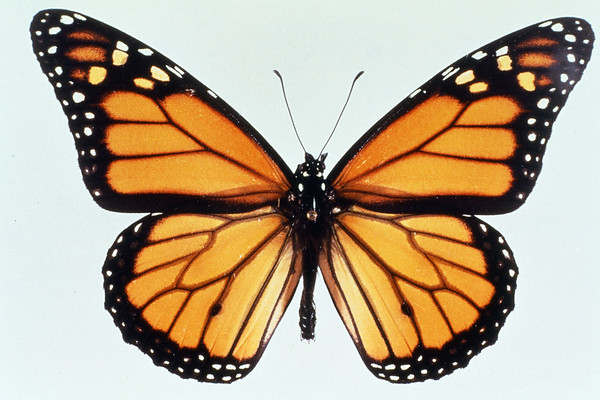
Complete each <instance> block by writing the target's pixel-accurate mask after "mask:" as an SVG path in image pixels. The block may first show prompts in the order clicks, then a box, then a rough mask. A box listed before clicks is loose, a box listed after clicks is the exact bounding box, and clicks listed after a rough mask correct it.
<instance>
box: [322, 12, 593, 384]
mask: <svg viewBox="0 0 600 400" xmlns="http://www.w3.org/2000/svg"><path fill="white" fill-rule="evenodd" d="M593 38H594V36H593V32H592V30H591V27H590V26H589V24H587V23H586V22H585V21H583V20H580V19H574V18H560V19H556V20H552V21H547V22H544V23H541V24H537V25H534V26H531V27H528V28H525V29H523V30H520V31H518V32H515V33H513V34H510V35H508V36H506V37H504V38H501V39H499V40H497V41H495V42H492V43H491V44H489V45H487V46H484V47H482V48H481V49H479V50H477V51H475V52H473V53H471V54H469V55H468V56H466V57H465V58H462V59H460V60H458V61H457V62H456V63H454V64H452V65H451V66H450V67H448V68H447V69H445V70H444V71H443V72H441V73H440V74H438V75H437V76H435V77H434V78H433V79H431V80H430V81H429V82H427V83H426V84H425V85H423V86H422V87H421V88H419V89H418V90H416V91H415V92H413V93H412V94H411V95H410V96H409V97H408V98H407V99H406V100H404V101H402V102H401V103H400V104H399V105H398V106H396V107H395V108H394V109H393V110H392V111H391V112H390V113H388V114H387V115H386V116H385V117H384V118H383V119H381V120H380V121H379V122H378V123H377V124H375V126H374V127H373V128H371V129H370V130H369V131H368V132H367V133H366V134H365V135H364V136H363V137H362V138H361V139H360V140H359V141H358V142H357V143H356V144H355V145H354V147H353V148H352V149H350V151H348V153H347V154H346V155H345V156H344V157H343V158H342V160H341V161H340V162H339V163H338V164H337V165H336V167H335V168H334V169H333V170H332V172H331V174H330V176H329V177H328V178H327V180H328V182H329V184H331V185H332V187H333V189H334V191H335V198H336V200H337V201H338V204H339V207H338V209H337V211H338V214H337V215H336V216H335V217H334V218H333V229H332V231H331V235H330V239H329V243H328V246H325V247H324V248H323V249H322V252H321V256H320V267H321V270H322V272H323V276H324V279H325V282H326V284H327V287H328V289H329V292H330V294H331V296H332V298H333V300H334V302H335V305H336V308H337V310H338V312H339V314H340V315H341V317H342V319H343V321H344V324H345V325H346V328H347V330H348V332H349V333H350V336H351V337H352V339H353V341H354V343H355V345H356V346H357V348H358V350H359V352H360V354H361V356H362V358H363V361H364V362H365V364H366V365H367V367H368V368H369V369H370V370H371V372H373V373H374V374H375V375H376V376H378V377H379V378H382V379H386V380H388V381H391V382H415V381H423V380H426V379H438V378H440V377H441V376H444V375H446V374H448V373H450V372H452V371H453V370H455V369H456V368H460V367H464V366H465V365H466V364H467V363H468V362H469V360H470V359H471V357H473V356H474V355H475V354H477V353H478V352H479V351H481V349H482V348H484V347H485V346H488V345H490V344H492V343H494V342H495V341H496V339H497V336H498V332H499V330H500V328H501V327H502V325H503V323H504V320H505V318H506V316H507V315H508V313H509V312H510V311H511V310H512V308H513V296H514V290H515V288H516V275H517V267H516V265H515V263H514V259H513V256H512V253H511V251H510V249H509V247H508V245H507V244H506V242H505V241H504V239H503V238H502V236H501V235H500V234H499V233H498V232H497V231H495V230H494V229H493V228H492V227H490V226H489V225H487V224H485V223H484V222H482V221H480V220H478V219H477V218H475V217H472V216H466V215H464V214H472V213H484V214H498V213H503V212H508V211H511V210H513V209H515V208H517V207H519V206H520V205H521V204H522V203H523V202H524V201H525V199H526V198H527V196H528V194H529V193H530V192H531V190H532V188H533V186H534V184H535V181H536V179H537V176H538V174H539V172H540V168H541V165H542V163H541V159H542V156H543V152H544V150H545V146H546V143H547V140H548V138H549V136H550V130H551V127H552V124H553V122H554V120H555V119H556V116H557V114H558V112H559V111H560V109H561V108H562V107H563V105H564V103H565V101H566V98H567V96H568V95H569V93H570V92H571V90H572V88H573V86H574V85H575V83H577V81H579V79H580V78H581V75H582V72H583V69H584V68H585V66H586V64H587V62H588V60H589V58H590V52H591V49H592V43H593ZM353 204H354V206H353ZM357 205H359V206H362V207H364V208H359V207H358V206H357ZM369 210H370V211H369ZM405 213H409V214H411V215H412V216H409V215H406V214H405ZM445 214H447V215H445Z"/></svg>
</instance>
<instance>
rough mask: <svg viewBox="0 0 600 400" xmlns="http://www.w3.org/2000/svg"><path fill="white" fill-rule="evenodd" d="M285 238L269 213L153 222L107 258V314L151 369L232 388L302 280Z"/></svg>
mask: <svg viewBox="0 0 600 400" xmlns="http://www.w3.org/2000/svg"><path fill="white" fill-rule="evenodd" d="M290 232H291V228H290V225H289V223H288V222H287V219H286V218H285V217H284V216H282V215H281V214H279V213H277V212H276V211H275V210H274V209H272V208H270V207H267V208H263V209H260V210H257V211H253V212H249V213H244V214H232V215H203V214H174V215H162V214H158V215H157V214H152V215H149V216H147V217H145V218H143V219H141V220H140V221H138V222H136V223H135V224H133V225H131V226H130V227H129V228H127V229H126V230H125V231H123V232H122V233H121V235H120V236H119V237H118V238H117V240H116V241H115V244H114V245H113V246H112V248H111V249H110V250H109V252H108V256H107V259H106V262H105V264H104V268H103V274H104V277H105V283H104V288H105V291H106V302H105V307H106V309H107V310H108V311H109V313H110V314H111V315H112V317H113V318H114V321H115V324H116V325H117V327H118V328H119V329H120V330H121V332H122V334H123V338H124V340H125V341H126V342H128V343H131V344H134V345H136V346H137V347H139V348H140V350H142V351H143V352H144V353H146V354H148V355H149V356H150V357H151V358H152V360H153V361H154V363H155V364H156V365H158V366H162V367H164V368H167V369H168V370H169V371H171V372H173V373H175V374H177V375H180V376H181V377H184V378H193V379H197V380H199V381H205V382H217V383H229V382H233V381H235V380H237V379H240V378H242V377H244V376H245V375H247V374H248V373H249V372H250V371H251V370H252V369H253V368H254V366H255V365H256V363H257V362H258V360H259V358H260V356H261V355H262V353H263V351H264V349H265V347H266V345H267V343H268V342H269V339H270V337H271V335H272V334H273V331H274V330H275V327H276V326H277V324H278V322H279V320H280V318H281V316H282V315H283V312H284V311H285V309H286V308H287V306H288V304H289V301H290V299H291V298H292V295H293V293H294V291H295V288H296V286H297V284H298V281H299V279H300V275H301V273H302V267H301V261H300V257H299V255H298V254H299V253H297V252H294V251H293V246H294V243H293V242H294V240H293V238H292V235H291V234H290Z"/></svg>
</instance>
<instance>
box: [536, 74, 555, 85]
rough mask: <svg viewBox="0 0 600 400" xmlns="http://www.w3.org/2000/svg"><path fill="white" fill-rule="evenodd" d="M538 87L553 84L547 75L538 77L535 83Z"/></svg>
mask: <svg viewBox="0 0 600 400" xmlns="http://www.w3.org/2000/svg"><path fill="white" fill-rule="evenodd" d="M535 83H536V84H537V85H538V86H548V85H552V84H553V83H554V80H553V79H552V78H551V77H549V76H548V75H542V76H540V77H538V78H537V79H536V81H535Z"/></svg>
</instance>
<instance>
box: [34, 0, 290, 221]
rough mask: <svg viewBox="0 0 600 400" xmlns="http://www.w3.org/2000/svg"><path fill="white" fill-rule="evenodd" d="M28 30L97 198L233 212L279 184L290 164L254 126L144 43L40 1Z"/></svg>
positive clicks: (122, 204)
mask: <svg viewBox="0 0 600 400" xmlns="http://www.w3.org/2000/svg"><path fill="white" fill-rule="evenodd" d="M31 38H32V42H33V48H34V52H35V54H36V56H37V58H38V61H39V63H40V65H41V67H42V70H43V72H44V73H45V74H46V76H47V77H48V79H49V81H50V83H51V84H52V86H53V87H54V91H55V93H56V97H57V98H58V100H59V101H60V103H61V105H62V108H63V111H64V113H65V114H66V116H67V118H68V120H69V126H70V129H71V132H72V134H73V136H74V138H75V145H76V147H77V152H78V156H79V166H80V168H81V172H82V174H83V180H84V182H85V184H86V186H87V188H88V190H89V191H90V193H91V194H92V196H93V198H94V200H96V202H97V203H98V204H99V205H100V206H102V207H104V208H107V209H109V210H115V211H135V212H152V211H154V212H156V211H168V210H174V209H178V210H181V209H182V207H183V206H184V205H185V206H187V207H191V208H192V209H194V210H201V211H202V212H209V211H210V212H237V211H245V210H249V209H254V208H257V207H259V206H262V205H265V204H268V203H273V202H274V201H276V200H277V199H280V198H282V197H283V196H284V195H285V193H286V192H287V190H288V188H289V182H290V180H291V178H292V173H291V171H290V170H289V168H288V167H287V166H286V165H285V163H284V162H283V161H282V160H281V159H280V157H279V156H278V155H277V153H276V152H275V151H274V150H273V149H272V148H271V147H270V146H269V144H268V143H267V142H266V141H265V140H264V139H263V138H262V137H261V136H260V135H259V134H258V132H256V130H255V129H254V128H253V127H252V126H251V125H250V124H249V123H248V122H246V120H244V119H243V118H242V117H241V116H240V115H239V114H238V113H237V112H236V111H235V110H234V109H233V108H231V107H230V106H229V105H228V104H227V103H225V101H223V100H222V99H221V98H219V97H218V96H217V95H216V94H215V93H214V92H213V91H211V90H210V89H208V88H207V87H206V86H204V85H203V84H202V83H200V82H198V81H197V80H196V79H194V78H193V77H192V76H191V75H189V74H188V73H187V72H186V71H184V70H183V69H182V68H181V67H179V66H178V65H177V64H175V63H173V62H172V61H171V60H169V59H168V58H166V57H164V56H163V55H161V54H160V53H158V52H157V51H155V50H153V49H151V48H150V47H149V46H146V45H145V44H143V43H142V42H140V41H138V40H136V39H134V38H133V37H131V36H129V35H127V34H125V33H123V32H121V31H119V30H117V29H115V28H113V27H110V26H108V25H106V24H104V23H102V22H100V21H97V20H95V19H93V18H90V17H87V16H84V15H81V14H79V13H76V12H72V11H67V10H45V11H40V12H39V13H38V14H37V15H36V16H35V17H34V19H33V21H32V23H31Z"/></svg>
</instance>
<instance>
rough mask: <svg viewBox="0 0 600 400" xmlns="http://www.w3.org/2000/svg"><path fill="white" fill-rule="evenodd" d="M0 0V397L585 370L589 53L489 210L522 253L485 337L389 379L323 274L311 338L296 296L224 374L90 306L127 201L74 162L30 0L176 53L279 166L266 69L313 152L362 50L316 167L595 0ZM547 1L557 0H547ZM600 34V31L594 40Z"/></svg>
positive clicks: (241, 393)
mask: <svg viewBox="0 0 600 400" xmlns="http://www.w3.org/2000/svg"><path fill="white" fill-rule="evenodd" d="M173 3H174V2H171V1H167V0H163V1H128V0H119V1H93V2H92V1H89V2H88V1H81V0H80V1H62V2H50V1H25V2H21V3H17V2H14V1H7V0H1V1H0V6H1V8H0V9H1V10H2V23H1V25H0V29H1V32H2V35H0V46H1V47H0V58H1V64H0V66H1V69H0V84H1V86H0V88H1V90H0V102H1V104H0V135H1V136H0V140H1V143H0V152H1V154H0V163H1V175H0V182H1V188H2V190H1V195H0V201H1V204H0V205H1V207H0V215H1V218H2V239H1V240H0V243H1V246H2V247H1V254H2V262H1V264H0V397H2V398H5V399H107V398H109V399H121V398H123V399H125V398H127V399H138V398H144V399H148V400H150V399H167V398H169V399H241V398H245V399H250V398H252V399H254V398H256V399H272V398H286V399H306V398H313V397H314V398H333V399H335V398H343V399H359V398H377V399H388V398H389V399H469V398H478V399H506V398H510V399H523V398H526V399H564V398H577V399H582V398H593V397H594V398H596V397H597V396H598V393H597V392H598V389H599V388H600V384H599V380H600V379H599V378H598V376H599V375H600V361H599V359H600V339H599V338H600V329H599V328H600V312H599V311H598V310H599V307H600V296H599V292H600V286H599V285H600V265H599V263H598V248H599V247H600V246H599V243H598V240H599V239H600V228H599V223H600V212H599V211H598V200H599V195H600V190H599V183H600V179H599V178H600V171H599V167H600V162H599V161H598V157H599V154H600V139H599V135H600V123H599V121H600V120H599V117H600V109H599V106H600V100H599V97H598V96H599V91H600V54H599V53H598V50H597V49H596V54H595V55H593V56H592V62H591V64H590V66H589V68H588V69H587V71H586V72H585V74H584V76H583V80H582V81H581V82H580V84H579V86H578V87H576V88H575V90H574V92H573V94H572V96H571V98H570V99H569V101H568V103H567V105H566V107H565V108H564V110H563V111H562V112H561V115H560V116H559V118H558V122H557V123H556V125H555V129H554V133H553V137H552V140H551V141H550V143H549V146H548V151H547V153H546V158H545V159H544V161H545V166H544V171H543V173H542V175H541V177H540V179H539V181H538V184H537V186H536V188H535V190H534V192H533V194H532V195H531V197H530V198H529V200H528V201H527V204H525V205H524V206H523V207H522V208H521V209H519V210H517V211H516V212H514V213H512V214H508V215H503V216H495V217H485V218H484V219H485V221H487V222H489V223H491V224H492V225H493V226H495V227H496V228H497V229H498V230H500V231H501V232H502V233H503V234H504V235H505V237H506V238H507V240H508V243H509V244H510V245H511V247H512V249H513V251H514V253H515V256H516V259H517V262H518V265H519V267H520V270H521V273H520V277H519V281H518V289H517V292H516V309H515V311H514V312H513V313H512V314H511V316H510V317H509V318H508V321H507V323H506V325H505V327H504V329H503V330H502V331H501V333H500V338H499V340H498V343H497V344H496V345H495V346H493V347H490V348H488V349H486V350H485V351H483V353H482V354H481V355H479V356H477V357H475V358H474V359H473V360H472V362H471V363H470V365H469V366H468V367H467V368H466V369H463V370H459V371H457V372H455V373H453V374H452V375H450V376H448V377H446V378H444V379H442V380H441V381H437V382H426V383H421V384H411V385H391V384H389V383H386V382H384V381H380V380H378V379H375V378H374V377H373V376H371V374H370V373H369V372H368V370H367V369H366V368H365V367H364V365H363V363H362V361H361V360H360V358H359V356H358V353H357V352H356V350H355V349H354V345H353V344H352V342H351V340H350V338H349V336H348V334H347V333H346V331H345V328H344V327H343V325H342V323H341V320H340V319H339V317H338V316H337V314H336V312H335V309H334V308H333V305H332V302H331V300H330V298H329V295H328V293H327V291H326V288H325V285H324V284H323V282H322V281H321V280H319V282H318V283H317V294H316V301H317V312H318V326H317V340H316V341H315V342H313V343H310V344H308V343H306V342H301V341H300V338H299V336H300V335H299V329H298V326H297V325H298V317H297V307H298V300H297V299H295V300H294V301H293V303H292V305H291V306H290V309H289V311H288V313H287V315H286V316H285V317H284V318H283V320H282V322H281V325H280V327H279V328H278V330H277V331H276V333H275V335H274V336H273V339H272V340H271V343H270V345H269V347H268V348H267V350H266V352H265V354H264V356H263V358H262V360H261V362H260V363H259V364H258V366H257V368H256V369H255V370H254V371H253V372H252V373H251V374H250V375H249V376H248V377H247V378H245V379H244V380H242V381H240V382H238V383H235V384H233V385H230V386H224V385H211V384H200V383H197V382H195V381H191V380H182V379H180V378H178V377H177V376H175V375H172V374H170V373H168V372H167V371H166V370H164V369H162V368H158V367H155V366H154V365H153V364H152V362H151V361H150V359H149V358H148V357H147V356H145V355H143V354H142V353H141V352H140V351H138V350H137V349H136V348H134V347H133V346H129V345H126V344H125V343H124V342H123V341H122V340H121V335H120V332H119V330H118V329H117V328H116V327H114V325H113V322H112V320H111V318H110V316H109V314H108V313H107V312H106V311H105V310H104V308H103V301H104V295H103V289H102V281H103V279H102V275H101V273H100V270H101V266H102V263H103V261H104V257H105V254H106V251H107V249H108V247H109V245H110V244H111V243H112V241H113V240H114V239H115V237H116V235H117V234H118V233H119V232H120V231H121V230H122V229H123V228H124V227H126V226H127V225H129V224H130V223H132V222H133V221H135V220H136V219H138V218H139V216H138V215H127V214H117V213H111V212H108V211H105V210H102V209H101V208H99V207H98V206H97V205H96V204H95V203H94V202H93V201H92V199H91V197H90V195H89V194H88V192H87V191H86V190H85V188H84V185H83V183H82V182H81V177H80V172H79V170H78V168H77V162H76V154H75V151H74V146H73V143H72V139H71V135H70V134H69V131H68V128H67V123H66V118H65V117H64V115H63V114H62V111H61V108H60V106H59V104H58V102H57V101H56V99H55V98H54V93H53V92H52V90H51V87H50V85H49V84H48V82H47V80H46V78H45V77H44V76H43V75H42V73H41V71H40V69H39V66H38V64H37V61H36V60H35V57H34V55H33V53H32V51H31V44H30V41H29V32H28V28H29V22H30V20H31V18H32V16H33V15H34V14H35V13H36V12H37V11H38V10H40V9H43V8H48V7H62V8H69V9H74V10H78V11H80V12H82V13H84V14H88V15H90V16H93V17H95V18H97V19H100V20H102V21H105V22H107V23H109V24H110V25H113V26H115V27H118V28H120V29H122V30H124V31H126V32H128V33H130V34H131V35H133V36H135V37H137V38H139V39H140V40H142V41H143V42H145V43H147V44H148V45H150V46H152V47H155V48H156V49H158V50H160V51H161V52H163V53H164V54H166V55H167V56H168V57H170V58H172V59H173V60H175V61H176V62H178V63H179V64H180V65H182V66H183V67H184V68H186V69H187V70H188V71H189V72H191V73H192V74H193V75H194V76H196V77H197V78H199V79H200V80H201V81H202V82H204V83H205V84H206V85H208V86H209V87H210V88H211V89H212V90H214V91H215V92H216V93H218V94H219V95H220V96H221V97H223V98H224V99H226V100H227V101H228V102H229V103H230V104H231V105H232V106H233V107H234V108H235V109H237V110H238V111H239V112H240V113H241V114H242V115H244V116H245V117H246V118H247V119H248V120H249V121H250V122H251V123H252V124H253V125H254V126H255V127H256V128H257V129H258V130H259V131H260V132H261V133H262V134H263V135H264V136H265V137H266V138H267V139H268V140H269V142H270V143H271V144H272V145H273V147H274V148H275V149H277V151H279V152H280V154H281V155H282V156H283V158H284V159H285V160H287V161H288V162H289V164H290V165H291V166H292V168H293V166H295V165H296V164H297V163H298V162H300V161H301V158H302V153H301V150H300V147H299V146H298V144H297V143H296V141H295V138H294V136H293V132H292V130H291V127H290V123H289V120H288V117H287V113H286V110H285V106H284V104H283V101H282V96H281V91H280V88H279V83H278V81H277V79H276V77H275V75H274V74H273V73H272V72H271V70H272V69H273V68H277V69H279V70H280V71H281V72H282V73H283V74H284V77H285V78H286V82H287V90H288V95H289V99H290V105H291V107H292V109H293V111H294V114H295V117H296V122H297V125H298V129H299V130H300V134H301V135H302V137H303V139H304V142H305V144H306V146H307V148H308V149H309V150H310V151H312V152H317V151H318V150H319V149H320V147H321V146H322V144H323V143H324V140H325V138H326V136H327V134H328V133H329V131H330V129H331V127H332V126H333V123H334V122H335V119H336V117H337V115H338V112H339V109H340V108H341V106H342V103H343V100H344V97H345V95H346V93H347V90H348V87H349V84H350V81H351V79H352V78H353V76H354V75H355V74H356V73H357V72H358V71H359V70H365V71H366V73H365V75H364V76H363V77H362V78H361V79H360V81H359V82H358V85H357V87H356V90H355V93H354V96H353V98H352V100H351V102H350V105H349V106H348V109H347V112H346V115H345V116H344V118H343V120H342V122H341V124H340V126H339V128H338V132H337V134H336V136H335V137H334V138H333V140H332V141H331V143H330V145H329V147H328V149H327V151H328V152H329V153H330V155H329V167H330V168H331V167H332V166H333V163H334V161H336V160H337V159H338V158H339V157H340V156H341V155H342V154H343V152H345V151H346V150H347V149H348V148H349V147H350V145H351V144H352V143H354V141H355V140H356V139H357V138H358V137H359V136H360V135H361V134H362V133H363V132H364V131H366V130H367V129H368V128H369V127H370V126H371V125H372V124H373V123H374V122H375V121H377V120H378V119H379V118H380V117H381V116H382V115H383V114H385V113H386V112H387V111H388V110H389V109H390V108H391V107H392V106H394V105H395V104H396V103H397V102H399V101H400V100H401V99H403V98H404V97H405V96H406V95H408V94H409V93H411V92H412V91H413V90H414V89H415V88H416V87H418V86H419V85H421V84H422V83H423V82H425V81H426V80H428V79H429V78H430V77H431V76H433V75H434V74H435V73H437V72H439V71H440V70H442V69H443V68H445V67H446V66H447V65H448V64H450V63H451V62H453V61H454V60H456V59H457V58H459V57H462V56H463V55H465V54H466V53H468V52H470V51H471V50H474V49H476V48H477V47H479V46H480V45H483V44H485V43H487V42H489V41H492V40H494V39H496V38H499V37H500V36H503V35H504V34H507V33H509V32H512V31H514V30H517V29H520V28H522V27H525V26H527V25H530V24H532V23H535V22H539V21H542V20H544V19H547V18H550V17H557V16H566V15H573V16H579V17H583V18H586V19H587V20H588V21H590V22H591V23H592V25H593V26H594V27H595V28H596V32H597V34H600V6H599V3H598V1H597V0H587V1H576V0H571V1H568V2H567V1H562V2H557V1H554V2H551V1H548V0H535V1H527V2H526V1H522V0H518V1H514V0H504V1H468V2H465V1H463V2H458V1H456V2H452V1H419V2H416V1H374V0H370V1H364V2H359V1H338V2H334V1H323V0H321V1H306V0H304V1H275V0H273V1H252V2H250V1H211V2H208V1H188V2H179V3H176V4H173ZM559 4H560V5H559ZM597 47H600V44H597Z"/></svg>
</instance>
